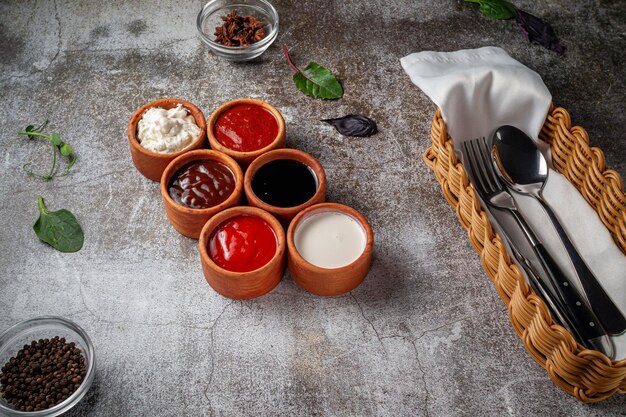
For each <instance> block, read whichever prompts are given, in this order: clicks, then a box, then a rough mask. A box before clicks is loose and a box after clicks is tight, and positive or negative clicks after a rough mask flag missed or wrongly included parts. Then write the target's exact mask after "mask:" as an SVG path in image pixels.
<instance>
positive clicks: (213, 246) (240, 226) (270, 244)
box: [208, 215, 277, 272]
mask: <svg viewBox="0 0 626 417" xmlns="http://www.w3.org/2000/svg"><path fill="white" fill-rule="evenodd" d="M276 248H277V239H276V234H275V233H274V230H273V229H272V227H271V226H270V225H269V224H268V223H267V222H266V221H265V220H263V219H262V218H260V217H257V216H246V215H242V216H235V217H233V218H232V219H229V220H227V221H225V222H224V223H222V224H221V225H219V226H218V227H217V228H216V229H215V230H214V231H213V233H211V236H210V237H209V245H208V250H209V255H210V256H211V259H212V260H213V262H215V263H216V264H217V265H218V266H220V267H221V268H224V269H226V270H228V271H233V272H248V271H254V270H256V269H259V268H261V267H262V266H263V265H265V264H266V263H268V262H269V261H270V260H271V259H272V257H274V254H275V253H276Z"/></svg>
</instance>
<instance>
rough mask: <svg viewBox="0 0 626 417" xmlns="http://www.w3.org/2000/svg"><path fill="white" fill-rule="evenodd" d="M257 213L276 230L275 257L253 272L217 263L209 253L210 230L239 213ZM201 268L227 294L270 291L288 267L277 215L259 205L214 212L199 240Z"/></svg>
mask: <svg viewBox="0 0 626 417" xmlns="http://www.w3.org/2000/svg"><path fill="white" fill-rule="evenodd" d="M240 215H250V216H258V217H260V218H262V219H263V220H265V221H266V222H267V223H268V224H269V225H270V226H271V227H272V229H273V230H274V233H276V238H277V245H276V253H275V254H274V257H273V258H272V259H270V261H269V262H268V263H266V264H265V265H263V266H262V267H261V268H259V269H257V270H255V271H250V272H232V271H228V270H226V269H223V268H221V267H220V266H218V265H217V264H216V263H215V262H214V261H213V260H212V259H211V257H210V256H209V253H208V250H207V246H208V243H209V238H210V237H211V233H212V232H213V231H214V230H215V229H216V228H217V227H219V226H220V225H221V224H222V223H223V222H225V221H227V220H228V219H231V218H233V217H236V216H240ZM198 246H199V249H200V261H201V262H202V271H203V272H204V277H205V278H206V280H207V282H208V283H209V285H210V286H211V287H212V288H213V289H214V290H215V291H217V292H218V293H220V294H222V295H223V296H225V297H229V298H236V299H247V298H255V297H259V296H261V295H263V294H266V293H268V292H270V291H271V290H272V289H273V288H274V287H276V285H278V283H279V282H280V280H281V278H282V276H283V274H284V273H285V267H286V255H287V253H286V246H287V244H286V239H285V232H284V231H283V228H282V226H281V224H280V223H279V222H278V220H276V218H275V217H274V216H272V215H271V214H269V213H268V212H266V211H264V210H261V209H258V208H256V207H243V206H239V207H233V208H230V209H227V210H224V211H222V212H221V213H218V214H216V215H215V216H213V217H212V218H211V219H210V220H209V221H208V222H207V223H206V224H205V225H204V227H203V228H202V233H201V234H200V239H199V240H198Z"/></svg>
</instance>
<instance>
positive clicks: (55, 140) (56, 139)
mask: <svg viewBox="0 0 626 417" xmlns="http://www.w3.org/2000/svg"><path fill="white" fill-rule="evenodd" d="M50 142H52V144H53V145H54V146H56V147H57V148H58V147H60V146H61V145H62V144H63V141H62V140H61V135H59V134H58V133H56V132H54V133H51V134H50Z"/></svg>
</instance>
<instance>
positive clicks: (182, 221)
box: [161, 149, 243, 239]
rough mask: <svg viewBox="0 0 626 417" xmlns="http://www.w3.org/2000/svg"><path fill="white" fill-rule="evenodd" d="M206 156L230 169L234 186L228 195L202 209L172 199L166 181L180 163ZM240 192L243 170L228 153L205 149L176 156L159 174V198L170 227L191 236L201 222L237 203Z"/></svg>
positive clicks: (200, 228)
mask: <svg viewBox="0 0 626 417" xmlns="http://www.w3.org/2000/svg"><path fill="white" fill-rule="evenodd" d="M206 159H209V160H213V161H217V162H221V163H223V164H224V165H226V166H227V167H228V168H230V170H231V171H232V172H233V174H234V175H235V189H234V190H233V192H232V194H231V195H230V196H229V197H228V198H227V199H226V200H225V201H223V202H222V203H220V204H218V205H216V206H213V207H208V208H203V209H196V208H190V207H185V206H182V205H180V204H178V203H177V202H175V201H174V199H172V197H171V196H170V193H169V191H168V184H169V182H170V179H171V178H172V176H173V175H174V174H175V173H176V171H178V170H179V169H180V168H181V167H182V166H183V165H185V164H187V163H189V162H192V161H199V160H206ZM242 195H243V172H242V171H241V168H240V167H239V164H237V162H235V160H234V159H233V158H231V157H230V156H228V155H224V154H223V153H221V152H217V151H212V150H209V149H198V150H195V151H190V152H187V153H184V154H182V155H180V156H179V157H178V158H176V159H174V160H173V161H172V162H170V164H169V165H168V166H167V168H165V171H163V175H162V176H161V197H162V198H163V204H164V205H165V212H166V213H167V217H168V219H169V220H170V223H171V224H172V226H174V229H176V230H178V231H179V232H180V233H181V234H183V235H185V236H187V237H190V238H192V239H198V236H200V232H201V231H202V227H203V226H204V224H205V223H206V222H207V220H209V219H210V218H211V217H213V216H214V215H215V214H216V213H219V212H220V211H222V210H224V209H226V208H228V207H232V206H236V205H237V204H239V201H240V200H241V196H242Z"/></svg>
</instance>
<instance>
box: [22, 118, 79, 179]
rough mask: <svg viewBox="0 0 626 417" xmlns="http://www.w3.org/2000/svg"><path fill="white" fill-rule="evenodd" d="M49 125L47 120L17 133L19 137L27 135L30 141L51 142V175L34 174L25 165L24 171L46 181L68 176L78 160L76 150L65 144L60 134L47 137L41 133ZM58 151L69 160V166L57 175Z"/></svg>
mask: <svg viewBox="0 0 626 417" xmlns="http://www.w3.org/2000/svg"><path fill="white" fill-rule="evenodd" d="M47 125H48V120H45V121H44V122H43V123H42V124H40V125H39V126H38V127H33V125H28V126H26V128H24V130H23V131H21V132H17V134H18V135H27V136H28V138H29V139H33V138H35V137H42V138H46V139H47V140H48V141H49V142H50V144H51V146H52V167H50V173H49V174H47V175H40V174H36V173H34V172H33V171H31V170H30V169H29V168H28V166H29V165H30V164H25V165H24V166H23V168H24V171H26V173H27V174H28V175H29V176H35V177H37V178H40V179H42V180H44V181H50V180H52V179H53V178H55V177H63V176H65V175H67V174H68V173H69V171H70V168H72V166H73V165H74V163H75V162H76V158H77V156H76V153H75V152H74V149H73V148H72V147H71V146H70V145H68V144H67V143H65V142H63V140H61V135H60V134H58V133H56V132H53V133H51V134H49V135H46V134H45V133H42V132H41V131H40V130H41V129H43V128H45V127H46V126H47ZM57 151H58V152H59V153H60V154H61V155H62V156H65V157H66V158H68V160H69V161H68V163H67V165H66V166H65V169H64V170H63V172H62V173H61V174H56V171H55V168H56V161H57Z"/></svg>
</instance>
